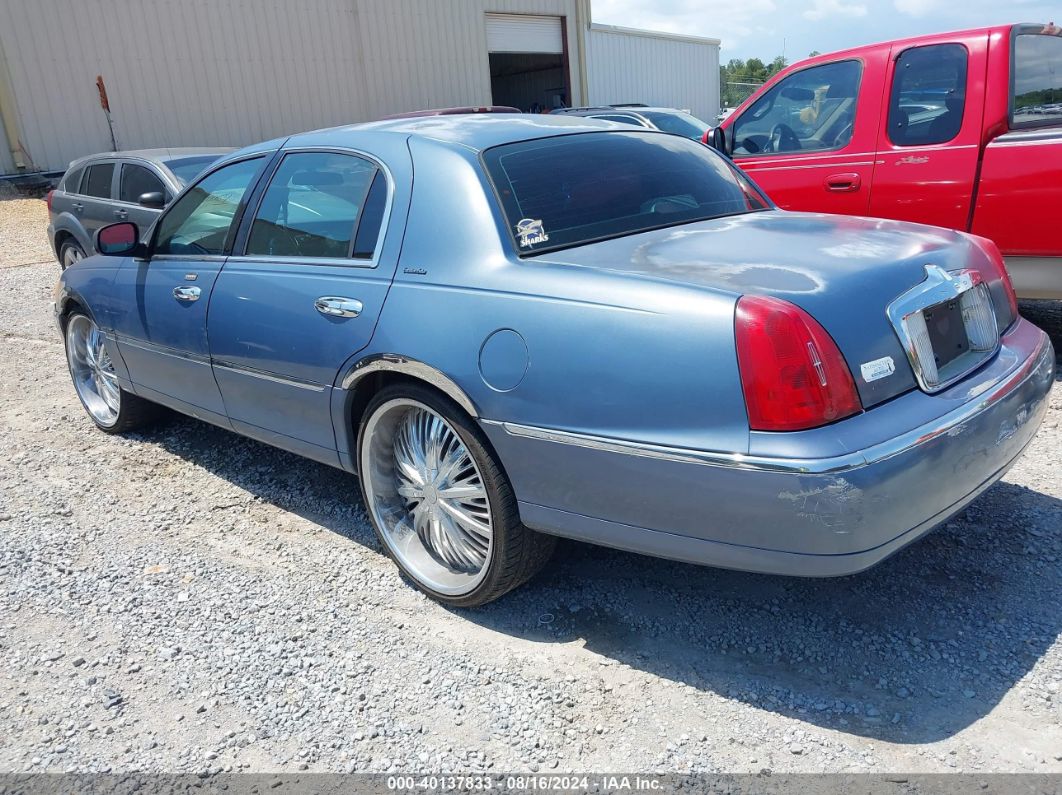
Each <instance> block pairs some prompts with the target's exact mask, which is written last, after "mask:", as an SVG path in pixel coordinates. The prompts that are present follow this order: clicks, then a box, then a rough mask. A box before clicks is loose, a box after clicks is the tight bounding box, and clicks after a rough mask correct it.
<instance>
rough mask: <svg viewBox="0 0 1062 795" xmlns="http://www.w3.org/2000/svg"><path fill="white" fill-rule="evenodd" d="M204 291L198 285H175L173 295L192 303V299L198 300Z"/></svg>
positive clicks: (179, 299)
mask: <svg viewBox="0 0 1062 795" xmlns="http://www.w3.org/2000/svg"><path fill="white" fill-rule="evenodd" d="M202 292H203V291H202V290H201V289H199V288H198V287H183V286H182V287H174V288H173V297H174V298H176V299H177V300H178V301H185V302H187V303H191V302H192V301H198V300H199V295H200V293H202Z"/></svg>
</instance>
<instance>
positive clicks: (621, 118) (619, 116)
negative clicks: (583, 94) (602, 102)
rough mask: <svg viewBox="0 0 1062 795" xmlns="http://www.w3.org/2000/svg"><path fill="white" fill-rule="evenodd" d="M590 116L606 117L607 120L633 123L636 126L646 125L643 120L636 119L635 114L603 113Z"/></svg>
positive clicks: (593, 117) (595, 117) (594, 117)
mask: <svg viewBox="0 0 1062 795" xmlns="http://www.w3.org/2000/svg"><path fill="white" fill-rule="evenodd" d="M590 118H591V119H604V120H605V121H617V122H619V123H620V124H633V125H634V126H635V127H645V125H644V124H642V123H641V121H639V120H638V119H636V118H635V117H634V116H626V115H623V114H617V115H611V114H601V115H600V116H591V117H590Z"/></svg>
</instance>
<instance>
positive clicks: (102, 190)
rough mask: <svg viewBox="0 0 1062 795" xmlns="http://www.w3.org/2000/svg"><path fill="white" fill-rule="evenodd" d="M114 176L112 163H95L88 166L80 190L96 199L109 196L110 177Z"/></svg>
mask: <svg viewBox="0 0 1062 795" xmlns="http://www.w3.org/2000/svg"><path fill="white" fill-rule="evenodd" d="M113 176H114V163H97V164H96V165H94V166H89V167H88V172H87V173H86V174H85V179H84V181H83V184H82V186H81V192H82V193H83V194H85V195H86V196H95V197H96V198H98V199H109V198H111V178H112V177H113Z"/></svg>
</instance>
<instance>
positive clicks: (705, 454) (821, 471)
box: [481, 333, 1054, 475]
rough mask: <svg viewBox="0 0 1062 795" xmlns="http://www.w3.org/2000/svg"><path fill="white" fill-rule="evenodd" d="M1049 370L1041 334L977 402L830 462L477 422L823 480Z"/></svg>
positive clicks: (921, 440) (661, 456)
mask: <svg viewBox="0 0 1062 795" xmlns="http://www.w3.org/2000/svg"><path fill="white" fill-rule="evenodd" d="M1053 365H1054V357H1053V355H1052V349H1051V346H1050V342H1049V340H1048V337H1047V335H1046V334H1042V333H1041V336H1040V342H1039V345H1038V347H1037V349H1036V351H1035V352H1034V353H1033V355H1031V356H1030V357H1029V358H1028V359H1026V360H1025V361H1024V362H1023V363H1022V364H1021V366H1019V367H1017V368H1016V369H1014V370H1013V371H1012V372H1011V373H1009V374H1008V375H1006V376H1004V377H1003V378H1001V379H1000V380H999V381H997V382H996V383H995V384H993V385H992V386H991V387H989V388H988V389H986V390H985V391H984V392H983V393H982V394H981V395H980V396H979V398H978V399H977V400H971V401H970V402H968V403H964V404H963V405H961V406H959V407H958V408H956V409H953V410H952V411H950V412H948V413H947V414H944V415H943V416H941V417H938V418H937V419H935V420H931V421H930V422H927V423H925V424H923V425H920V426H919V427H917V428H913V429H912V430H910V431H907V432H906V433H903V434H900V435H899V436H896V437H894V438H892V439H888V440H886V441H884V442H880V443H878V444H876V445H873V446H871V447H868V448H866V449H865V450H861V451H859V452H854V453H846V454H844V455H838V456H831V457H828V458H782V457H776V456H759V455H746V454H742V453H726V452H717V451H711V450H690V449H686V448H681V447H668V446H666V445H657V444H649V443H646V442H636V441H631V440H628V439H614V438H608V437H603V436H593V435H591V434H583V433H573V432H571V431H561V430H555V429H551V428H540V427H536V426H532V425H522V424H520V423H514V422H503V421H499V420H481V422H483V423H484V424H486V425H493V426H497V427H501V428H502V429H504V430H505V432H506V433H508V434H509V435H510V436H516V437H520V438H524V439H536V440H539V441H545V442H553V443H556V444H566V445H572V446H574V447H583V448H587V449H590V450H599V451H603V452H610V453H620V454H622V455H633V456H639V457H642V458H653V459H657V460H660V461H673V462H676V463H682V464H699V465H703V466H714V467H725V468H729V469H744V470H752V471H759V472H774V473H782V474H793V475H826V474H834V473H838V472H845V471H849V470H853V469H859V468H861V467H865V466H870V465H873V464H877V463H879V462H881V461H885V460H887V459H889V458H893V457H894V456H897V455H902V454H903V453H906V452H908V451H910V450H914V449H915V448H918V447H920V446H922V445H924V444H927V443H928V442H930V441H932V440H934V439H936V438H938V437H940V436H944V435H947V434H949V433H951V432H953V431H954V430H955V429H956V428H957V427H959V426H961V425H963V424H965V423H967V422H969V421H970V420H972V419H973V418H975V417H977V416H978V415H979V414H981V413H983V412H985V411H987V410H989V409H990V408H992V407H993V406H994V405H995V404H996V403H998V402H1000V401H1001V400H1003V399H1005V398H1006V397H1008V396H1009V395H1010V394H1012V393H1013V392H1014V391H1015V390H1017V389H1018V388H1019V387H1020V386H1021V384H1023V383H1024V382H1025V381H1027V380H1029V379H1031V378H1037V377H1039V376H1040V375H1041V374H1042V373H1043V371H1044V370H1045V368H1046V369H1047V370H1050V369H1051V368H1052V366H1053Z"/></svg>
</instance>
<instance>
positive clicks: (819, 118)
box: [712, 23, 1062, 298]
mask: <svg viewBox="0 0 1062 795" xmlns="http://www.w3.org/2000/svg"><path fill="white" fill-rule="evenodd" d="M718 129H719V130H721V132H715V133H714V135H713V136H712V143H713V145H715V146H717V147H718V148H721V149H723V150H724V151H725V152H726V153H727V154H729V155H730V156H731V157H732V158H733V159H734V162H735V163H737V164H738V165H739V166H740V167H741V168H742V169H744V170H745V171H747V172H748V173H749V175H750V176H752V178H753V179H755V180H756V182H757V183H758V184H759V185H760V186H761V187H763V188H764V190H766V192H767V193H768V195H770V197H771V198H772V199H774V201H775V202H776V203H777V204H778V205H779V206H780V207H783V208H785V209H792V210H807V211H818V212H826V213H842V214H847V215H869V216H875V217H878V218H896V219H900V220H904V221H918V222H921V223H925V224H934V225H937V226H945V227H950V228H952V229H960V230H963V231H966V232H972V233H974V234H977V235H982V236H984V237H987V238H990V239H992V240H994V241H995V242H996V244H997V245H998V246H999V248H1000V250H1001V251H1002V252H1003V255H1004V257H1005V258H1006V262H1007V267H1008V269H1009V270H1010V273H1011V276H1012V278H1013V281H1014V286H1015V289H1016V290H1017V292H1018V295H1020V296H1022V297H1026V298H1062V29H1060V28H1059V27H1057V26H1055V25H1054V24H1053V23H1049V24H1047V25H1006V26H1002V27H993V28H983V29H980V30H968V31H962V32H959V33H946V34H941V35H934V36H923V37H919V38H914V39H905V40H903V41H893V42H886V43H884V44H874V45H870V46H867V47H858V48H855V49H851V50H845V51H844V52H837V53H832V54H829V55H820V56H816V57H815V58H811V59H810V60H806V61H803V62H801V63H798V64H794V65H793V66H791V67H789V68H787V69H785V70H783V71H782V72H780V73H778V74H777V75H776V76H775V77H774V78H773V79H771V80H770V81H769V82H768V83H767V84H766V85H764V86H763V87H762V88H760V89H759V90H758V91H757V92H756V93H755V94H753V95H752V96H751V97H750V98H749V99H748V100H746V101H745V102H744V103H743V104H742V105H741V107H739V108H738V109H737V110H736V111H735V112H734V113H733V114H732V115H731V116H730V117H729V118H727V119H726V120H725V121H724V122H723V123H722V124H721V125H720V127H719V128H718ZM853 256H858V253H857V252H853Z"/></svg>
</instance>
